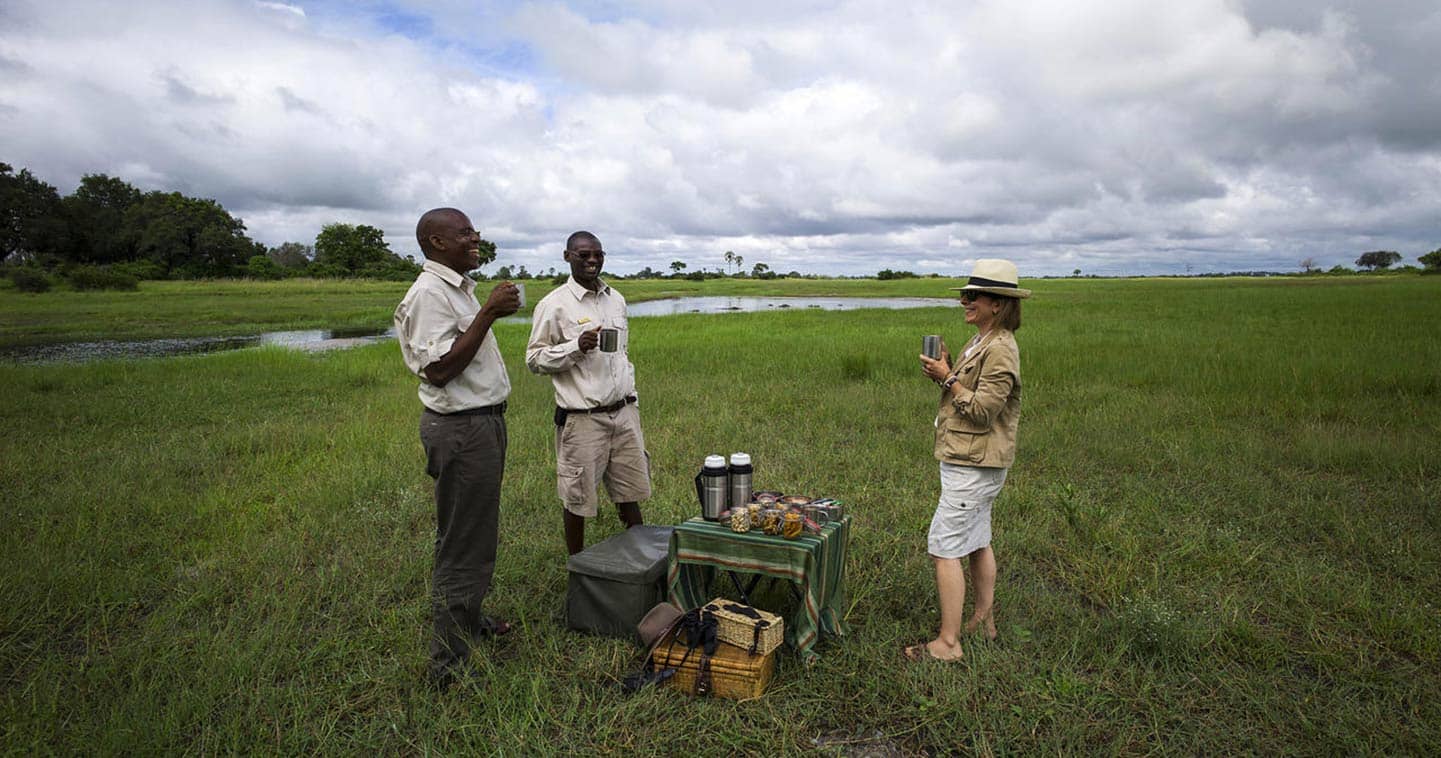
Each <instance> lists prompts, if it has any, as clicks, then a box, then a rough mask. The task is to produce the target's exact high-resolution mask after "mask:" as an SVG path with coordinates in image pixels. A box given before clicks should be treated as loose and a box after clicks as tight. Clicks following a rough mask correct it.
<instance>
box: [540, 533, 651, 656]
mask: <svg viewBox="0 0 1441 758" xmlns="http://www.w3.org/2000/svg"><path fill="white" fill-rule="evenodd" d="M672 531H674V527H669V526H633V527H631V528H629V529H626V530H625V531H623V532H621V533H619V534H616V535H614V536H612V537H610V538H608V539H605V540H603V541H601V542H597V543H596V544H594V545H591V546H590V547H588V548H586V549H585V550H582V551H581V552H579V553H576V554H575V555H572V556H571V557H570V559H569V560H567V561H566V563H565V568H566V570H567V571H568V572H569V573H570V584H569V586H568V587H567V589H566V594H565V621H566V625H567V626H569V627H570V628H571V629H578V630H580V631H583V632H592V633H595V634H604V635H607V636H610V637H629V638H631V639H638V637H637V633H636V624H638V623H640V620H641V617H643V616H645V614H646V611H649V610H650V609H651V608H652V607H654V606H655V605H656V603H659V602H661V601H663V600H665V596H666V590H665V570H666V558H667V557H668V556H669V554H670V535H671V532H672Z"/></svg>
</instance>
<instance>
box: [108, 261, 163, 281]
mask: <svg viewBox="0 0 1441 758" xmlns="http://www.w3.org/2000/svg"><path fill="white" fill-rule="evenodd" d="M110 270H111V271H114V272H116V273H120V274H129V275H131V276H133V277H135V278H136V279H140V280H142V281H157V280H161V279H168V278H169V277H168V276H167V275H166V273H165V267H164V266H161V265H160V264H159V263H156V262H155V261H147V260H138V261H125V262H123V263H112V264H111V265H110Z"/></svg>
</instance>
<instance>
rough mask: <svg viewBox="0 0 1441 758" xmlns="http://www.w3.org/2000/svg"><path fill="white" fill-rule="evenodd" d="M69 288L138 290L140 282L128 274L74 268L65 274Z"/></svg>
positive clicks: (108, 270) (94, 268) (95, 268)
mask: <svg viewBox="0 0 1441 758" xmlns="http://www.w3.org/2000/svg"><path fill="white" fill-rule="evenodd" d="M65 278H66V279H68V280H69V281H70V286H71V287H74V288H75V289H77V290H128V291H132V292H133V291H135V290H138V289H140V280H139V279H136V278H135V277H134V276H131V275H130V274H127V273H124V272H121V271H113V270H111V269H108V268H100V267H97V266H76V267H75V268H72V269H70V271H69V272H68V273H66V274H65Z"/></svg>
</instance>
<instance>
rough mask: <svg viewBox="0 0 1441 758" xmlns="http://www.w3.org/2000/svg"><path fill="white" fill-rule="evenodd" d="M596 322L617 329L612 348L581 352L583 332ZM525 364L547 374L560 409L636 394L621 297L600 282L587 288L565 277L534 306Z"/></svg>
mask: <svg viewBox="0 0 1441 758" xmlns="http://www.w3.org/2000/svg"><path fill="white" fill-rule="evenodd" d="M598 326H599V327H609V328H613V329H616V330H617V331H618V332H619V334H618V335H617V336H618V337H619V339H618V340H617V347H616V351H615V352H614V353H605V352H601V350H600V348H599V347H596V348H595V349H593V350H591V351H589V352H583V351H581V349H580V335H581V332H586V331H590V330H591V329H595V328H596V327H598ZM525 365H526V366H528V367H529V368H530V370H531V371H533V372H535V373H537V374H547V375H549V376H550V379H551V383H552V384H553V385H554V386H555V403H556V405H559V406H560V407H562V408H569V409H571V410H581V409H585V408H596V407H599V406H604V405H611V404H612V403H617V402H620V401H621V400H624V399H625V398H626V397H627V396H629V395H634V394H636V391H635V367H634V366H632V365H631V362H630V328H629V324H628V320H627V318H626V310H625V298H624V297H622V296H621V294H620V293H619V292H616V291H615V290H614V289H612V288H611V287H610V285H608V284H606V283H605V282H604V281H602V282H601V285H600V289H599V290H598V291H596V292H591V291H590V290H588V289H586V288H584V287H582V286H580V285H579V284H577V283H576V281H575V279H574V278H573V277H572V278H569V279H567V280H566V282H565V284H562V285H561V286H559V287H556V288H555V289H554V290H552V291H551V293H550V294H548V295H546V296H545V297H544V298H542V299H541V301H540V302H539V303H536V305H535V313H534V315H533V316H532V320H531V328H530V343H529V344H528V345H526V349H525Z"/></svg>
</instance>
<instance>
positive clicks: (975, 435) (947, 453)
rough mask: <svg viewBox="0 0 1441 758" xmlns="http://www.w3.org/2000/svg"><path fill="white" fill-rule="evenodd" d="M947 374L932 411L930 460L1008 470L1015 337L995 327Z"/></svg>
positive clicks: (1017, 403)
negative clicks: (947, 384) (949, 379)
mask: <svg viewBox="0 0 1441 758" xmlns="http://www.w3.org/2000/svg"><path fill="white" fill-rule="evenodd" d="M951 374H952V375H953V376H959V377H960V379H959V380H958V381H957V382H956V383H955V385H953V386H952V387H951V388H950V389H949V390H945V389H943V390H941V408H940V411H939V412H938V413H937V414H936V460H939V461H945V462H947V463H953V464H956V465H958V466H980V467H985V468H1008V467H1010V465H1011V463H1012V462H1013V461H1015V459H1016V427H1017V425H1018V423H1019V422H1020V419H1021V356H1020V351H1019V349H1018V348H1017V347H1016V337H1015V335H1013V334H1011V332H1009V331H1007V330H1005V329H999V328H998V329H995V330H993V331H992V332H991V333H990V334H988V335H986V337H985V339H983V340H982V341H981V344H980V345H978V346H977V347H976V349H975V350H973V351H971V357H970V358H968V359H965V360H963V361H961V362H960V364H959V365H957V366H956V367H955V368H954V369H952V371H951Z"/></svg>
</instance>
